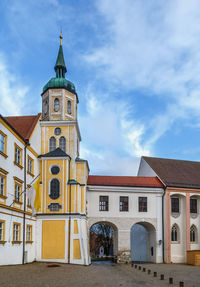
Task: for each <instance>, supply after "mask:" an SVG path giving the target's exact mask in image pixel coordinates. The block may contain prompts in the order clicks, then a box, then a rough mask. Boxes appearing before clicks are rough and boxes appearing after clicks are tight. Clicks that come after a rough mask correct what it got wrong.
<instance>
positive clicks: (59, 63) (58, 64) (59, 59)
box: [54, 45, 67, 73]
mask: <svg viewBox="0 0 200 287" xmlns="http://www.w3.org/2000/svg"><path fill="white" fill-rule="evenodd" d="M57 68H63V69H64V70H65V73H66V72H67V68H66V66H65V59H64V55H63V48H62V45H60V48H59V51H58V56H57V60H56V64H55V67H54V70H55V71H56V69H57Z"/></svg>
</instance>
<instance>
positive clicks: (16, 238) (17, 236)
mask: <svg viewBox="0 0 200 287" xmlns="http://www.w3.org/2000/svg"><path fill="white" fill-rule="evenodd" d="M13 241H14V242H19V241H20V224H19V223H14V224H13Z"/></svg>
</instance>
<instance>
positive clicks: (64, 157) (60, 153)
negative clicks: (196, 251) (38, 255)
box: [40, 47, 88, 264]
mask: <svg viewBox="0 0 200 287" xmlns="http://www.w3.org/2000/svg"><path fill="white" fill-rule="evenodd" d="M59 51H61V47H60V50H59ZM59 53H60V52H59ZM61 53H62V51H61ZM61 58H62V57H61ZM61 58H59V57H58V59H57V61H58V65H56V66H55V67H56V69H55V70H56V78H55V81H56V87H52V88H47V89H45V90H44V92H43V94H42V117H41V118H42V120H41V155H40V179H41V191H42V192H41V195H42V196H41V206H42V208H41V213H40V217H41V221H42V224H41V226H42V259H43V260H45V259H48V260H53V259H56V260H58V259H65V260H67V262H69V263H78V264H84V262H88V259H87V260H86V258H81V254H88V251H87V250H85V251H84V252H83V251H82V248H83V244H82V243H81V242H84V240H87V239H85V238H87V235H86V234H84V235H83V234H82V233H81V232H82V231H81V228H80V226H82V225H83V226H84V224H86V196H85V189H86V183H87V177H88V165H87V162H86V161H85V160H81V159H79V143H80V141H81V136H80V132H79V127H78V122H77V104H78V96H77V94H76V92H75V89H74V90H73V89H71V88H69V89H68V85H72V83H71V82H69V81H67V80H65V78H64V74H65V72H66V68H65V64H64V62H62V59H61ZM60 61H61V62H62V63H60ZM56 63H57V62H56ZM60 75H62V76H61V78H60ZM51 81H52V80H50V82H51ZM53 81H54V80H53ZM59 81H61V82H62V83H63V82H66V83H68V84H67V86H66V88H59V87H57V83H58V82H59ZM48 87H49V86H48ZM71 87H72V86H71ZM73 91H74V92H73ZM63 138H64V144H61V142H62V140H63ZM53 167H54V168H53ZM54 170H55V172H54ZM56 170H57V171H56ZM55 216H56V217H55ZM65 226H66V227H65ZM65 229H66V230H65ZM79 229H80V230H79ZM83 230H84V228H83ZM85 230H86V229H85ZM65 234H67V236H66V237H65ZM80 243H81V244H80ZM58 245H59V246H58ZM84 246H87V244H84ZM65 254H66V255H65ZM85 256H86V255H85ZM87 256H88V255H87ZM66 257H67V258H66ZM81 260H82V261H81ZM87 264H88V263H87Z"/></svg>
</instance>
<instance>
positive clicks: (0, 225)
mask: <svg viewBox="0 0 200 287" xmlns="http://www.w3.org/2000/svg"><path fill="white" fill-rule="evenodd" d="M3 240H4V222H2V221H0V241H3Z"/></svg>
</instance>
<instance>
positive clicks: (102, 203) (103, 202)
mask: <svg viewBox="0 0 200 287" xmlns="http://www.w3.org/2000/svg"><path fill="white" fill-rule="evenodd" d="M99 210H100V211H108V196H100V197H99Z"/></svg>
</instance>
